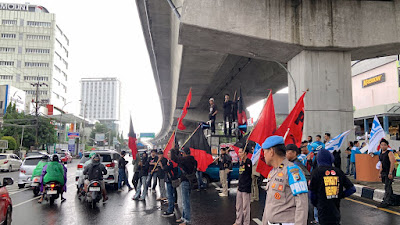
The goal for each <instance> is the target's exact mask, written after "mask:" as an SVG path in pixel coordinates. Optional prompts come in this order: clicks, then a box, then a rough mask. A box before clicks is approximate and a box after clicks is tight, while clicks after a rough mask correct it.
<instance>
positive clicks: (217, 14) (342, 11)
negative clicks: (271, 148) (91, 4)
mask: <svg viewBox="0 0 400 225" xmlns="http://www.w3.org/2000/svg"><path fill="white" fill-rule="evenodd" d="M136 3H137V6H138V10H139V15H140V19H141V22H142V27H143V33H144V36H145V39H146V43H147V47H148V50H149V54H150V59H151V63H152V67H153V72H154V77H155V81H156V84H157V89H158V92H159V96H160V99H161V105H162V112H163V118H164V119H163V126H162V130H161V132H160V133H159V134H158V135H157V137H156V138H155V141H159V140H165V139H166V138H167V136H168V134H169V133H170V132H171V129H173V128H174V124H175V123H176V118H177V117H178V116H179V115H180V111H181V110H180V109H181V108H182V107H183V104H184V101H185V98H186V94H187V92H188V91H189V88H190V87H192V89H193V99H192V104H191V109H190V110H189V113H188V115H187V117H186V120H185V121H186V122H188V121H205V120H206V119H207V111H208V106H207V103H208V101H207V100H208V98H209V97H214V98H215V99H216V100H217V104H219V105H221V104H222V100H223V95H224V94H225V93H230V94H231V96H232V95H233V92H234V91H235V90H237V89H238V88H239V87H240V86H242V89H243V95H244V99H245V100H246V104H247V105H250V104H251V103H254V102H256V101H257V100H259V99H262V98H265V97H266V95H267V89H272V90H273V91H274V92H276V91H278V90H279V89H281V88H282V87H285V86H287V85H289V108H292V107H293V105H294V103H295V101H296V97H297V98H298V97H299V96H300V94H301V92H303V91H305V90H307V89H308V88H309V89H310V92H309V93H308V94H307V97H306V100H305V110H306V118H305V127H304V134H306V135H315V134H321V133H323V132H330V133H332V134H333V135H336V134H338V133H339V132H341V131H344V130H347V129H350V128H352V127H353V104H352V92H351V68H350V62H351V60H361V59H366V58H372V57H377V56H384V55H393V54H399V53H400V0H393V1H361V0H252V1H243V0H201V1H198V0H173V1H172V3H173V5H172V6H171V5H170V4H168V1H167V0H165V1H164V0H136ZM174 6H176V7H178V8H179V9H178V11H179V13H180V16H181V17H180V18H178V17H177V16H176V15H175V14H174V12H173V7H174ZM277 62H279V63H281V64H283V65H284V66H286V67H287V69H288V70H289V71H290V73H291V75H292V77H293V79H291V78H289V76H288V75H287V72H286V70H285V69H284V68H282V67H281V66H280V65H279V64H278V63H277ZM295 87H296V88H295ZM295 90H296V91H295ZM220 120H221V119H220ZM193 124H194V123H193ZM192 126H193V125H192ZM188 130H190V128H189V129H188Z"/></svg>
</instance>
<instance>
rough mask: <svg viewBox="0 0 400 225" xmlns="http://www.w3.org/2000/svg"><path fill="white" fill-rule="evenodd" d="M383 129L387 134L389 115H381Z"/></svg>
mask: <svg viewBox="0 0 400 225" xmlns="http://www.w3.org/2000/svg"><path fill="white" fill-rule="evenodd" d="M383 130H384V131H385V134H389V116H383Z"/></svg>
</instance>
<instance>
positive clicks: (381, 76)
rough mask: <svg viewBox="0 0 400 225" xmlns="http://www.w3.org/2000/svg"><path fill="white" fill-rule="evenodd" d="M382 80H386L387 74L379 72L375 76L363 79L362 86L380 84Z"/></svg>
mask: <svg viewBox="0 0 400 225" xmlns="http://www.w3.org/2000/svg"><path fill="white" fill-rule="evenodd" d="M382 82H385V74H384V73H382V74H379V75H377V76H374V77H371V78H368V79H365V80H362V87H363V88H365V87H369V86H372V85H374V84H379V83H382Z"/></svg>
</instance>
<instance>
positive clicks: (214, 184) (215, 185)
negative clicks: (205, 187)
mask: <svg viewBox="0 0 400 225" xmlns="http://www.w3.org/2000/svg"><path fill="white" fill-rule="evenodd" d="M212 185H213V186H214V187H215V188H216V189H217V188H220V187H219V186H218V185H217V184H216V183H212Z"/></svg>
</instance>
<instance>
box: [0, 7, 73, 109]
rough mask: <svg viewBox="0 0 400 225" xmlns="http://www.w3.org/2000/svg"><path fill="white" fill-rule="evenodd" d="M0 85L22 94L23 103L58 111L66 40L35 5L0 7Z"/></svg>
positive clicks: (63, 99)
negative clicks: (36, 102)
mask: <svg viewBox="0 0 400 225" xmlns="http://www.w3.org/2000/svg"><path fill="white" fill-rule="evenodd" d="M0 20H1V23H0V85H5V84H9V85H12V86H14V87H16V88H18V89H21V90H24V91H25V92H26V98H27V99H26V100H27V102H32V99H35V96H36V88H35V87H34V86H32V83H36V82H38V81H40V82H41V83H46V84H47V85H48V86H46V85H42V86H41V87H40V88H39V99H40V100H44V101H46V100H48V101H49V102H50V104H53V105H54V106H55V107H58V108H60V109H61V108H62V107H63V106H64V104H65V103H66V98H67V91H68V87H67V86H68V85H67V80H68V55H69V52H68V48H69V40H68V38H67V36H66V35H65V33H64V32H63V31H62V30H61V28H60V27H59V26H58V25H57V24H56V17H55V14H53V13H49V11H48V10H47V9H46V8H44V7H42V6H37V5H29V4H15V3H0Z"/></svg>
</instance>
